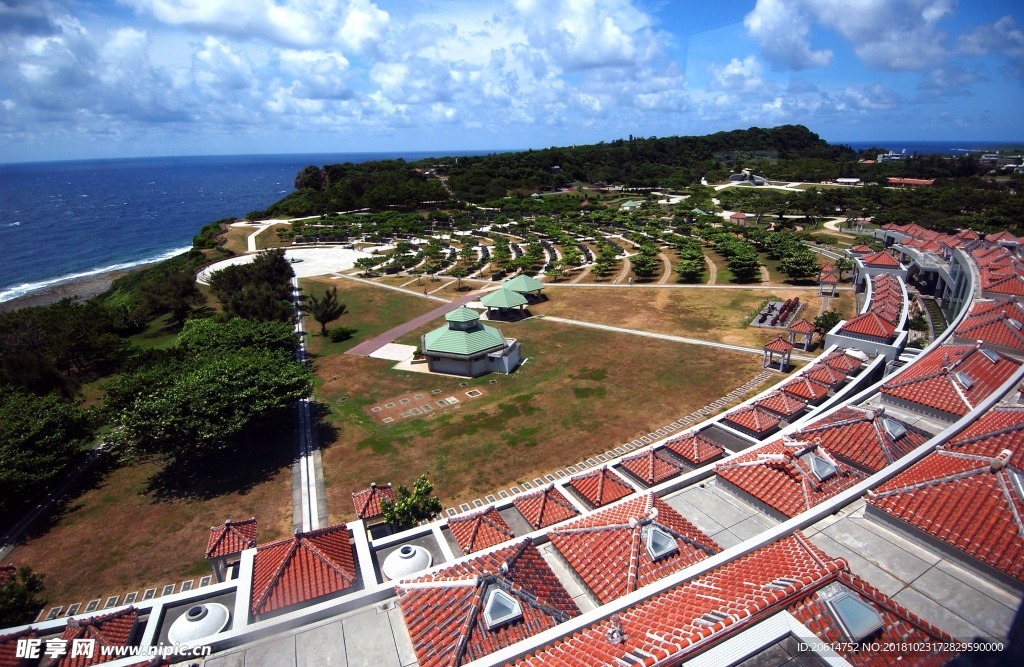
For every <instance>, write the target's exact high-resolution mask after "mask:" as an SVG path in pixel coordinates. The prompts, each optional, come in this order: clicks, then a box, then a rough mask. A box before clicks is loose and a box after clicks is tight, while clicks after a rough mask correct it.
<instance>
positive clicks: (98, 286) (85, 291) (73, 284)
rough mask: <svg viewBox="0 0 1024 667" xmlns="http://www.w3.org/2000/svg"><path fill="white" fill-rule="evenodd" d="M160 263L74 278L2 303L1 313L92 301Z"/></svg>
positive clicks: (0, 306) (0, 304)
mask: <svg viewBox="0 0 1024 667" xmlns="http://www.w3.org/2000/svg"><path fill="white" fill-rule="evenodd" d="M158 263H159V262H149V263H147V264H139V265H137V266H133V267H132V268H130V269H115V270H113V271H107V272H105V273H97V274H95V275H91V276H83V277H81V278H72V279H70V280H67V281H66V282H62V283H57V284H55V285H49V286H47V287H44V288H42V289H39V290H36V291H35V292H31V293H29V294H25V295H22V296H19V297H16V298H14V299H11V300H10V301H3V302H0V312H9V311H12V310H18V309H20V308H30V307H32V306H48V305H50V304H51V303H57V302H58V301H60V300H61V299H66V298H70V297H78V298H80V299H91V298H92V297H94V296H99V295H100V294H102V293H104V292H106V291H107V290H108V289H110V285H111V284H112V283H113V282H114V281H115V280H117V279H118V278H120V277H121V276H124V275H127V274H129V273H131V272H132V271H137V270H139V269H144V268H147V267H149V266H153V265H154V264H158Z"/></svg>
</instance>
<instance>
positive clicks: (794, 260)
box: [779, 248, 821, 280]
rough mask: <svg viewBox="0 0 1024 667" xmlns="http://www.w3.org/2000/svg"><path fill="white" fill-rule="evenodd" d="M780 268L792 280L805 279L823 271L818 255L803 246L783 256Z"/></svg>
mask: <svg viewBox="0 0 1024 667" xmlns="http://www.w3.org/2000/svg"><path fill="white" fill-rule="evenodd" d="M779 270H780V271H782V273H783V274H785V276H786V277H787V278H789V279H790V280H804V279H806V278H811V277H815V276H817V275H818V273H819V272H820V271H821V264H820V263H819V262H818V256H817V255H816V254H814V252H813V251H811V250H809V249H807V248H802V249H800V250H797V251H796V252H793V253H790V254H788V255H786V256H785V257H783V258H782V261H781V262H780V263H779Z"/></svg>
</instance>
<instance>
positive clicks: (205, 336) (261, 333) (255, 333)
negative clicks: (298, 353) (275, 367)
mask: <svg viewBox="0 0 1024 667" xmlns="http://www.w3.org/2000/svg"><path fill="white" fill-rule="evenodd" d="M298 343H299V339H298V337H297V336H296V335H295V330H294V329H293V328H292V326H291V325H290V324H287V323H285V322H256V321H253V320H246V319H243V318H241V317H236V318H233V319H231V320H228V321H227V322H221V321H219V320H216V319H213V318H206V319H202V320H189V321H188V322H186V323H185V327H184V328H183V329H182V330H181V333H180V334H178V347H179V348H180V349H182V350H184V351H185V352H187V353H189V354H207V353H216V352H222V351H223V352H230V351H233V350H240V349H247V348H259V349H264V350H277V351H282V352H290V351H291V350H293V349H295V346H296V345H298Z"/></svg>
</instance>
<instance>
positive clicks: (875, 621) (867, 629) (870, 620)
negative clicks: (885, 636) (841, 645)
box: [825, 593, 882, 642]
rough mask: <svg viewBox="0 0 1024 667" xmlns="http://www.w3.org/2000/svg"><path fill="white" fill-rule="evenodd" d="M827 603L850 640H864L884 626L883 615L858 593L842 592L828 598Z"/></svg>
mask: <svg viewBox="0 0 1024 667" xmlns="http://www.w3.org/2000/svg"><path fill="white" fill-rule="evenodd" d="M825 604H826V605H828V608H829V611H831V612H832V615H833V616H835V617H836V620H837V621H839V627H840V628H841V629H842V631H843V634H844V635H846V636H847V637H848V638H849V639H850V641H855V642H861V641H864V640H865V639H867V638H868V637H870V636H871V635H873V634H874V633H875V632H878V631H879V630H880V629H881V628H882V617H881V616H880V615H879V614H878V612H877V611H875V609H874V607H872V606H871V605H868V604H866V603H864V602H863V601H862V600H861V599H860V598H859V597H857V596H856V595H852V594H850V593H842V594H840V595H837V596H836V597H834V598H831V599H830V600H826V601H825Z"/></svg>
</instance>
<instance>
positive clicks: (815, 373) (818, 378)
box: [804, 363, 846, 389]
mask: <svg viewBox="0 0 1024 667" xmlns="http://www.w3.org/2000/svg"><path fill="white" fill-rule="evenodd" d="M804 375H806V376H807V377H808V378H810V379H811V380H814V381H815V382H820V383H821V384H824V385H827V386H829V387H831V388H832V389H835V388H836V387H838V386H839V385H841V384H843V383H844V382H846V373H841V372H839V371H837V370H835V369H833V368H832V367H830V366H829V365H828V364H825V363H817V364H814V365H813V366H808V367H807V368H805V369H804Z"/></svg>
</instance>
